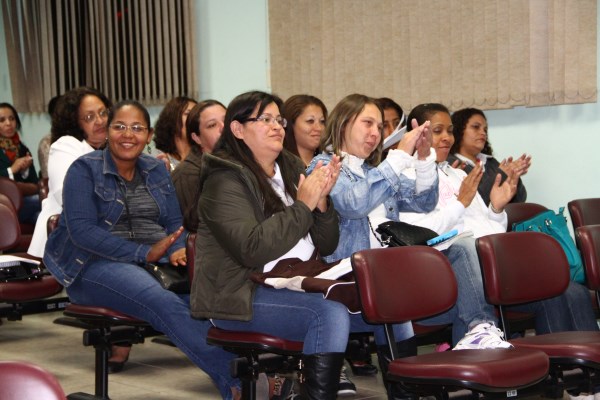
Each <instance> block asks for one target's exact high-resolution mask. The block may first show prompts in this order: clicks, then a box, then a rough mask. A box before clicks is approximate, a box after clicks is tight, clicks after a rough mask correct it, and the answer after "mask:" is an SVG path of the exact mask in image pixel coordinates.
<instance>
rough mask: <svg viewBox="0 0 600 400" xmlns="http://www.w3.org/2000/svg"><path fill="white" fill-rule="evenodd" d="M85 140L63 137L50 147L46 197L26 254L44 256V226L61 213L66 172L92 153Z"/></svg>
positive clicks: (46, 234)
mask: <svg viewBox="0 0 600 400" xmlns="http://www.w3.org/2000/svg"><path fill="white" fill-rule="evenodd" d="M93 150H94V148H93V147H92V146H90V145H89V144H88V143H87V142H86V141H85V140H82V141H79V140H77V139H75V138H74V137H73V136H63V137H61V138H60V139H58V140H57V141H56V142H54V143H52V145H51V146H50V153H49V155H48V197H47V198H46V199H44V200H43V201H42V211H41V212H40V215H39V217H38V219H37V222H36V224H35V231H34V232H33V238H32V239H31V244H30V245H29V249H28V250H27V253H29V254H31V255H32V256H35V257H43V256H44V247H45V246H46V240H47V239H48V232H47V230H46V224H47V222H48V218H50V217H51V216H52V215H54V214H60V213H61V212H62V204H63V201H62V200H63V199H62V188H63V181H64V179H65V175H67V170H68V169H69V167H70V166H71V164H72V163H73V161H75V160H76V159H78V158H79V157H80V156H82V155H84V154H87V153H89V152H91V151H93Z"/></svg>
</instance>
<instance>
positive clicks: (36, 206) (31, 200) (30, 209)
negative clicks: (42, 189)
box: [19, 194, 42, 225]
mask: <svg viewBox="0 0 600 400" xmlns="http://www.w3.org/2000/svg"><path fill="white" fill-rule="evenodd" d="M41 211H42V206H41V204H40V196H38V195H37V194H34V195H31V196H23V204H22V205H21V209H20V210H19V222H21V223H23V224H32V225H35V223H36V221H37V219H38V215H40V212H41Z"/></svg>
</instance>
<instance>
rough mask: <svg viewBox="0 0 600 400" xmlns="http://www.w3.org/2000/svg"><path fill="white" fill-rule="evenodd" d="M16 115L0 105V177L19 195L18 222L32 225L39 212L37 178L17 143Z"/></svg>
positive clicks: (28, 157)
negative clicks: (8, 180)
mask: <svg viewBox="0 0 600 400" xmlns="http://www.w3.org/2000/svg"><path fill="white" fill-rule="evenodd" d="M20 130H21V120H20V119H19V113H17V110H16V109H15V108H14V107H13V106H12V105H11V104H9V103H0V176H3V177H5V178H8V179H10V180H12V181H14V182H15V183H16V184H17V186H18V187H19V191H20V192H21V193H22V194H23V205H22V206H21V209H20V210H19V221H20V222H22V223H28V224H35V222H36V220H37V217H38V214H39V212H40V200H39V196H38V185H37V184H38V175H37V173H36V171H35V167H34V166H33V158H31V153H30V152H29V149H28V148H27V146H25V144H24V143H23V142H22V141H21V137H20V136H19V131H20Z"/></svg>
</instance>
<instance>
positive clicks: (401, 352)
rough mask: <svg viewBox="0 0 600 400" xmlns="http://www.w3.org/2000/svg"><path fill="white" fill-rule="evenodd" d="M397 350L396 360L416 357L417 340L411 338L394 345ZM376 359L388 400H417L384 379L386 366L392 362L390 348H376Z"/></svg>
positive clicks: (412, 395)
mask: <svg viewBox="0 0 600 400" xmlns="http://www.w3.org/2000/svg"><path fill="white" fill-rule="evenodd" d="M396 348H397V349H398V358H402V357H410V356H416V355H417V339H416V338H415V337H414V336H413V337H411V338H410V339H406V340H403V341H401V342H397V343H396ZM377 359H378V360H379V369H380V370H381V376H382V377H383V384H384V385H385V389H386V390H387V394H388V399H389V400H401V399H411V400H413V399H418V398H419V396H417V395H415V394H412V393H409V392H407V391H406V390H404V389H403V388H402V387H401V386H400V385H399V384H398V383H395V382H390V381H388V380H387V379H386V376H387V371H388V365H389V364H390V362H391V360H392V356H391V354H390V348H389V347H388V346H387V345H386V346H377Z"/></svg>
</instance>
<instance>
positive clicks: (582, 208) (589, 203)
mask: <svg viewBox="0 0 600 400" xmlns="http://www.w3.org/2000/svg"><path fill="white" fill-rule="evenodd" d="M567 208H568V209H569V214H570V215H571V222H572V223H573V230H576V229H577V228H579V227H580V226H584V225H597V224H600V198H599V197H596V198H590V199H577V200H572V201H570V202H569V203H568V204H567Z"/></svg>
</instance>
